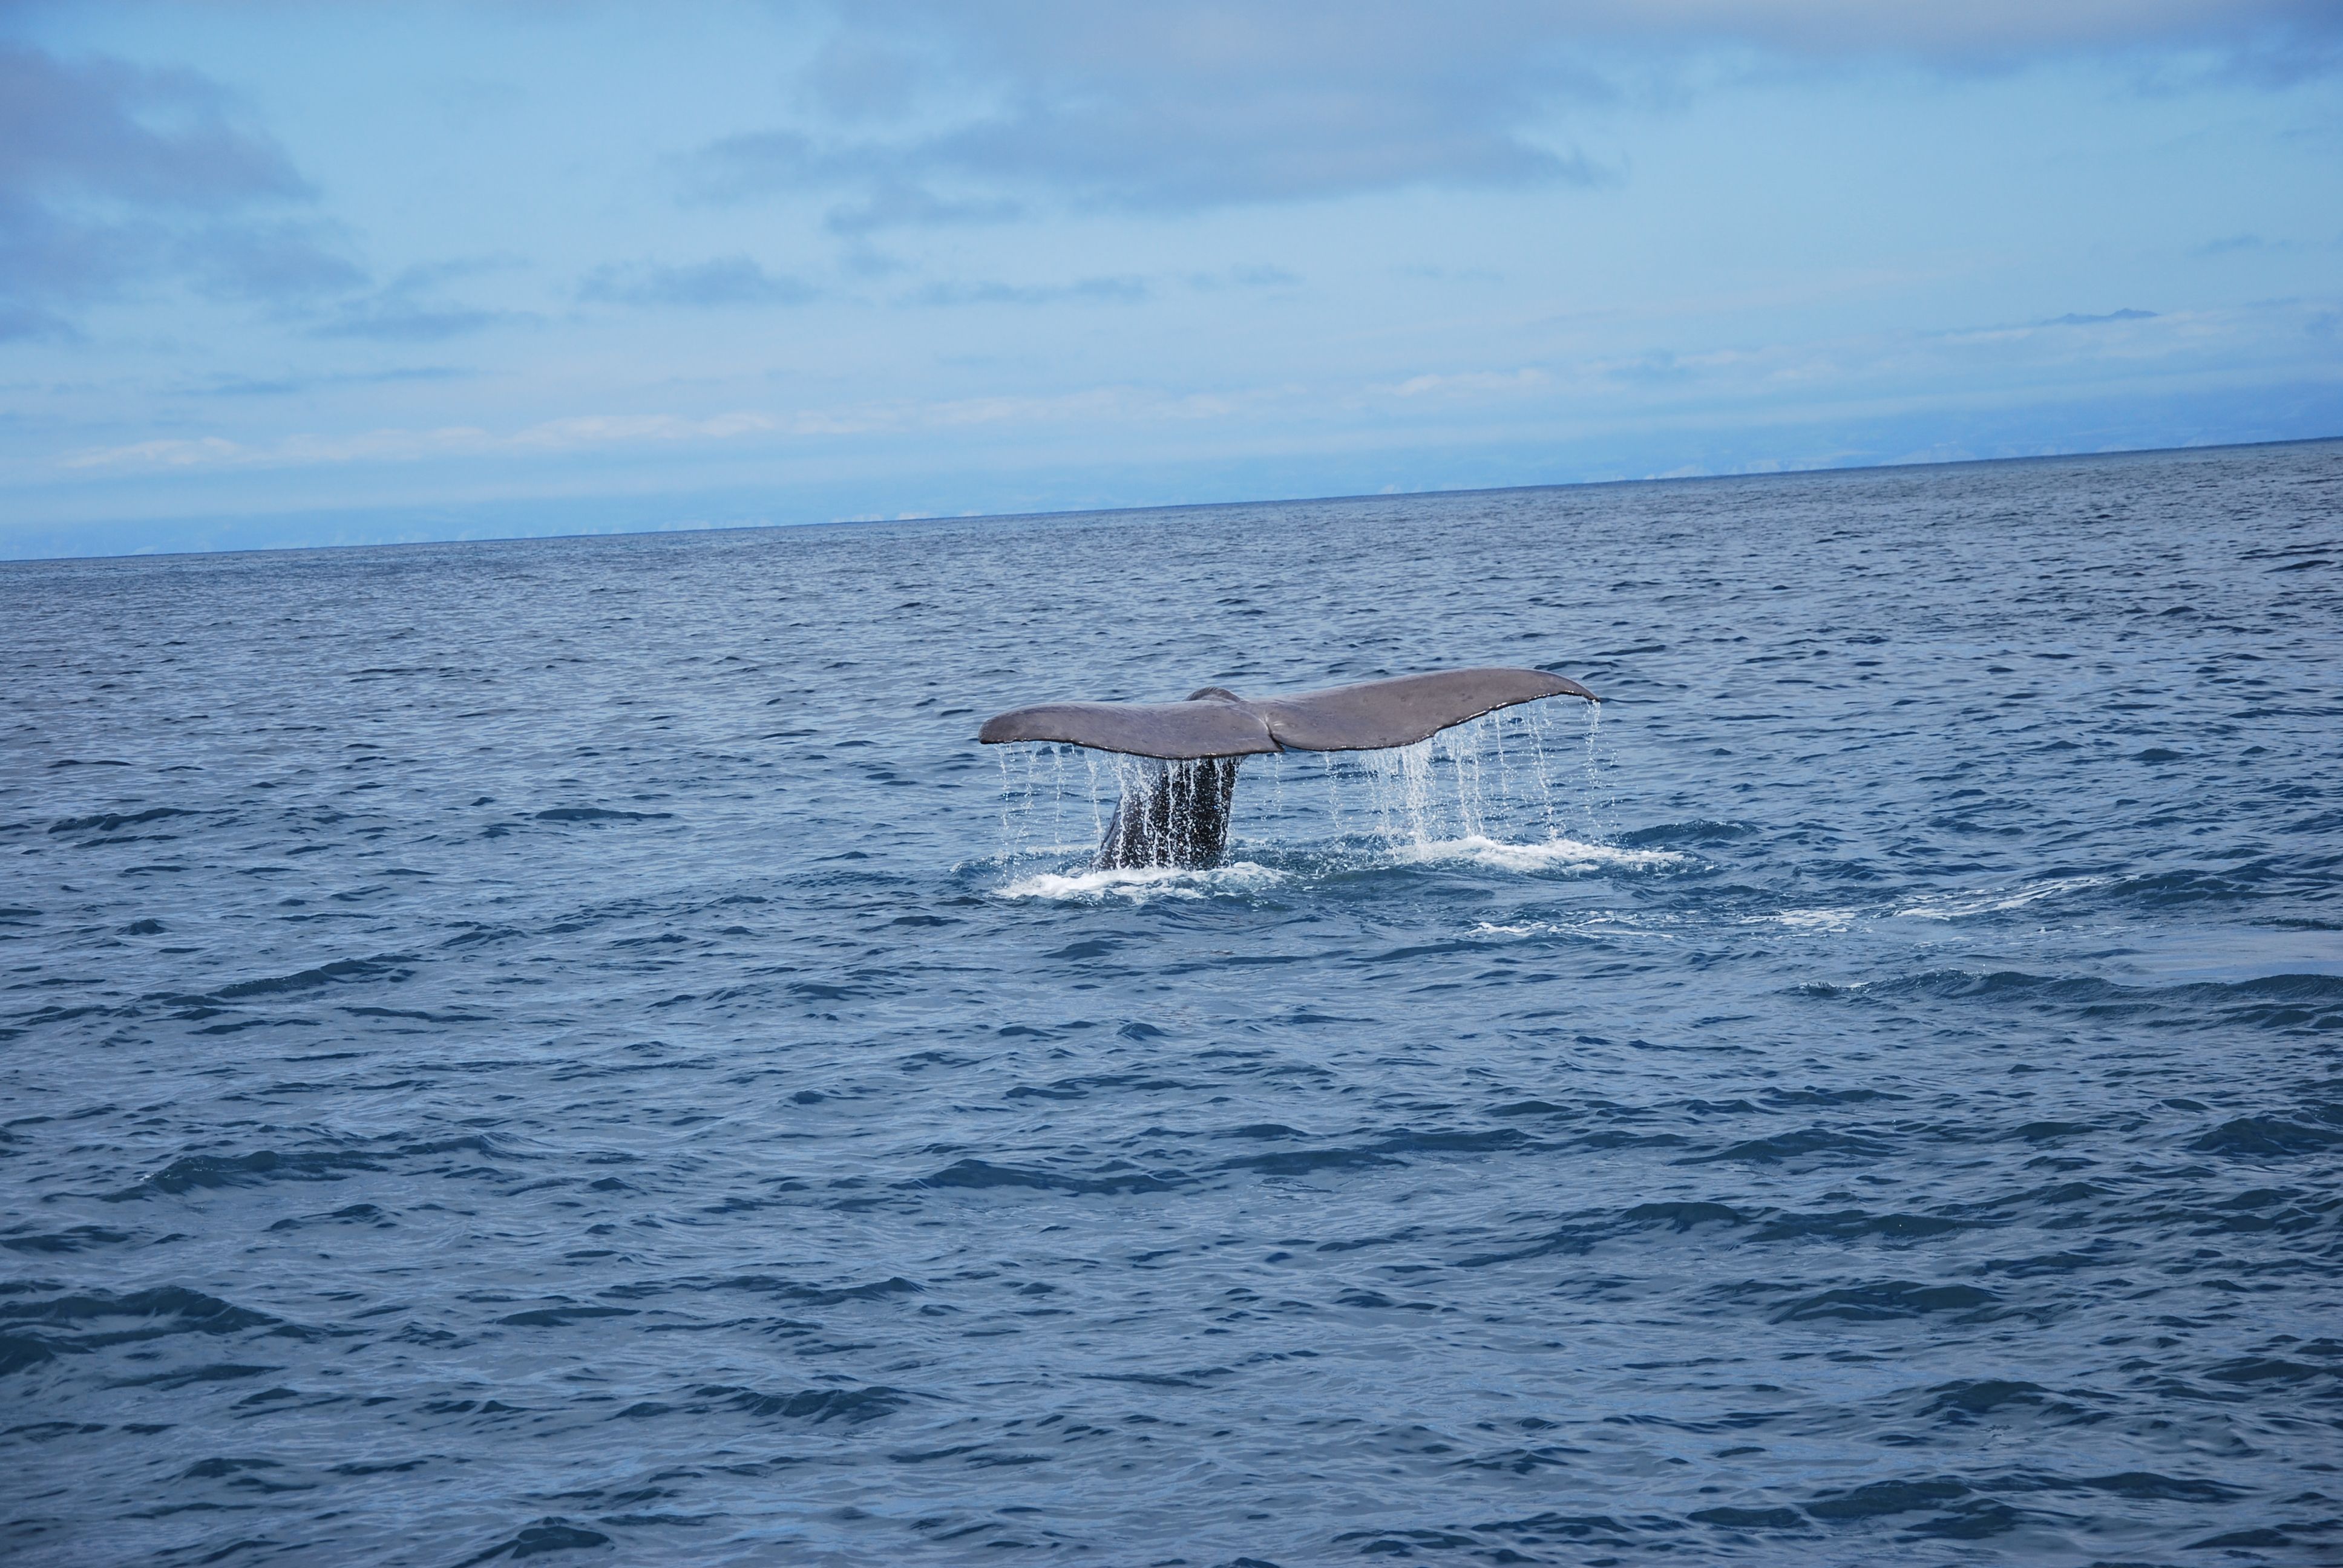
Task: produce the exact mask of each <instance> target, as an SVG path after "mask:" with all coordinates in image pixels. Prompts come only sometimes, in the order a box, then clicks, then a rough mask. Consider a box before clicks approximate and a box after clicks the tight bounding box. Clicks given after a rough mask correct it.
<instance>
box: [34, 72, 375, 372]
mask: <svg viewBox="0 0 2343 1568" xmlns="http://www.w3.org/2000/svg"><path fill="white" fill-rule="evenodd" d="M230 111H231V106H230V105H229V103H228V101H227V99H226V95H224V94H222V93H221V92H220V91H219V90H218V89H217V88H216V87H215V86H214V85H211V84H210V83H208V82H206V80H205V79H204V78H202V77H200V76H197V75H194V74H193V73H191V72H186V71H156V70H145V69H141V68H138V67H135V66H131V65H123V64H121V63H119V62H116V61H111V60H105V59H96V60H90V61H85V62H81V63H77V64H76V63H67V62H65V61H61V60H59V59H56V58H55V57H53V56H51V55H46V54H44V53H42V52H41V51H39V50H36V49H32V48H28V47H25V46H23V45H0V337H72V336H75V335H76V332H77V329H76V327H75V325H74V322H73V319H72V313H73V312H75V311H76V310H78V309H79V308H81V307H85V306H88V305H90V304H92V303H95V302H97V301H101V300H106V299H111V298H115V297H120V296H121V295H123V294H125V293H126V292H128V291H130V290H132V289H134V288H136V287H138V286H143V285H147V284H151V283H154V282H157V281H163V280H176V281H178V282H181V283H184V284H186V285H187V286H192V287H194V288H195V289H196V290H197V291H198V292H200V293H203V294H206V295H209V296H211V297H217V298H230V299H260V300H266V301H270V302H278V303H281V302H285V301H288V300H303V299H308V298H314V297H317V296H319V295H322V294H325V293H328V292H331V291H334V290H337V289H346V288H348V287H351V286H356V285H357V284H358V283H360V282H361V281H363V275H362V274H361V273H360V272H359V270H358V269H357V266H354V265H353V264H352V263H351V262H350V261H349V260H348V259H347V257H346V256H343V255H342V254H341V253H340V250H339V247H338V244H337V239H338V236H337V234H336V233H335V231H334V230H333V229H332V228H331V227H330V226H327V225H325V224H323V223H319V222H317V221H314V220H308V219H297V218H294V217H290V216H284V214H285V213H286V211H287V209H288V208H297V207H299V206H304V205H307V204H308V203H310V202H311V201H313V200H314V199H315V195H316V193H315V192H314V191H313V190H312V189H311V188H310V186H308V184H307V182H306V181H305V180H303V179H302V178H301V176H299V174H298V173H297V171H296V170H295V169H294V167H293V166H292V164H291V162H290V161H289V160H288V159H287V157H286V156H285V154H284V152H283V151H282V150H281V149H280V148H278V147H277V145H276V143H275V142H273V141H272V140H270V139H269V138H268V137H267V136H265V135H263V134H261V133H260V132H258V131H256V130H254V129H251V128H249V127H247V126H241V125H239V124H237V123H236V120H235V118H234V116H233V115H232V114H231V112H230Z"/></svg>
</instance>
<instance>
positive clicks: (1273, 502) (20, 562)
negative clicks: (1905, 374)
mask: <svg viewBox="0 0 2343 1568" xmlns="http://www.w3.org/2000/svg"><path fill="white" fill-rule="evenodd" d="M2334 441H2343V433H2338V434H2336V435H2329V436H2294V437H2283V438H2280V439H2276V440H2268V441H2208V442H2204V443H2202V444H2197V443H2189V444H2184V445H2182V446H2177V447H2116V448H2111V449H2102V450H2098V451H2091V452H2036V453H2030V454H2027V455H2025V456H2022V457H1930V458H1918V459H1909V460H1895V461H1888V462H1884V463H1849V464H1844V465H1840V464H1816V465H1815V466H1813V467H1792V468H1768V469H1763V470H1755V471H1752V470H1746V469H1745V470H1743V471H1741V472H1738V473H1722V474H1650V475H1644V476H1643V477H1639V478H1628V479H1561V480H1555V481H1553V482H1551V483H1546V484H1536V485H1466V486H1459V487H1454V488H1440V489H1425V490H1374V491H1350V492H1341V493H1336V494H1332V495H1318V496H1266V497H1254V498H1247V499H1244V500H1236V501H1161V502H1149V503H1143V504H1139V505H1133V506H1125V507H1071V508H1061V509H1057V508H1053V509H1044V510H1041V511H1026V512H935V513H924V514H920V515H915V516H902V517H892V518H885V517H850V518H825V519H823V520H821V521H819V522H801V523H777V522H760V523H706V524H681V525H675V526H670V527H666V528H606V529H598V530H593V531H588V532H580V533H567V534H497V535H491V536H489V537H488V538H447V539H397V540H386V541H383V542H380V543H376V544H316V545H262V546H229V547H226V548H218V549H183V550H123V551H116V552H115V553H112V554H106V555H88V556H5V555H0V568H10V567H26V566H68V565H76V564H90V563H95V562H101V561H167V560H180V559H191V558H211V557H220V556H274V555H310V554H316V553H319V552H323V551H328V550H406V549H427V548H443V547H446V546H449V545H514V544H538V543H550V542H557V541H561V540H575V539H627V538H650V537H654V536H658V535H662V534H752V533H769V532H775V531H778V530H780V529H798V528H871V527H880V526H890V525H891V526H897V527H900V526H902V525H905V524H921V523H1012V522H1024V521H1028V520H1034V519H1041V518H1111V517H1120V516H1123V515H1126V514H1129V513H1134V512H1203V511H1216V510H1223V509H1226V508H1234V507H1307V506H1332V505H1337V504H1340V503H1342V502H1350V501H1403V500H1407V499H1410V498H1421V497H1425V496H1503V495H1517V494H1521V493H1523V492H1527V491H1534V490H1591V489H1606V488H1613V487H1624V486H1630V485H1705V484H1716V483H1721V482H1724V481H1727V480H1752V479H1756V480H1763V479H1797V478H1813V477H1816V476H1819V475H1825V474H1848V475H1855V474H1877V473H1885V472H1888V471H1890V470H1901V469H1907V468H1968V467H1992V466H1995V465H2001V464H2018V463H2073V462H2092V461H2098V460H2106V459H2117V458H2124V457H2160V456H2170V455H2177V454H2179V453H2183V452H2225V451H2250V450H2253V449H2255V448H2258V447H2316V446H2320V445H2323V444H2326V443H2328V442H2334ZM459 504H462V503H459ZM468 504H470V505H474V506H478V505H483V504H496V503H481V502H473V503H468ZM508 504H521V505H526V504H528V503H527V502H525V501H521V502H515V503H508ZM366 509H367V508H340V509H339V511H338V512H337V510H334V509H320V510H317V511H312V512H308V513H307V515H310V516H316V517H321V518H322V517H333V516H337V515H347V514H349V513H354V512H362V511H364V510H366ZM385 509H389V508H385ZM237 515H238V514H235V513H216V514H212V516H213V517H216V518H230V517H235V516H237ZM277 515H279V516H287V515H291V516H300V515H303V513H302V512H299V511H296V512H292V513H289V514H288V513H280V514H277ZM178 520H180V521H182V522H194V521H199V520H202V519H201V518H182V519H178Z"/></svg>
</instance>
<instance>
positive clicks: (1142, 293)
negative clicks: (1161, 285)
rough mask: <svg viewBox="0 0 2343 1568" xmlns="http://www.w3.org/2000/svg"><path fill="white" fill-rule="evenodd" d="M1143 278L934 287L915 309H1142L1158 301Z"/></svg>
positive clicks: (917, 296)
mask: <svg viewBox="0 0 2343 1568" xmlns="http://www.w3.org/2000/svg"><path fill="white" fill-rule="evenodd" d="M1154 293H1155V291H1154V289H1153V288H1152V287H1151V286H1149V284H1148V282H1147V280H1146V279H1145V278H1143V277H1085V278H1081V279H1080V280H1078V281H1076V282H1073V283H1054V284H1038V285H1019V284H1010V283H932V284H930V285H929V286H927V287H925V288H922V289H920V290H919V291H918V292H916V293H914V294H912V295H911V296H910V303H911V304H913V305H1067V304H1076V305H1141V304H1144V303H1145V302H1146V301H1147V300H1149V299H1151V298H1152V297H1154Z"/></svg>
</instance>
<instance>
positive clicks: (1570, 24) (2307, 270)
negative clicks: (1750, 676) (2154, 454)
mask: <svg viewBox="0 0 2343 1568" xmlns="http://www.w3.org/2000/svg"><path fill="white" fill-rule="evenodd" d="M2338 280H2343V5H2334V4H2332V3H2331V0H2320V3H2317V4H2312V3H2305V0H2222V3H2216V0H2121V3H2118V0H2034V3H2032V4H2015V3H2009V0H1973V3H1971V4H1966V5H1960V6H1946V5H1935V4H1930V5H1917V4H1915V5H1897V4H1891V3H1885V0H1737V3H1732V4H1727V3H1725V0H1641V3H1635V0H1582V3H1577V4H1544V5H1529V4H1513V3H1502V0H1501V3H1491V4H1480V5H1473V4H1455V5H1445V6H1428V5H1421V4H1410V5H1395V4H1383V3H1379V0H1349V3H1346V4H1340V5H1337V4H1324V5H1318V4H1311V3H1309V0H1289V3H1286V4H1282V5H1244V4H1207V5H1192V4H1180V3H1167V4H1162V5H1151V6H1148V7H1136V6H1131V7H1114V6H1099V5H1081V4H1072V3H1064V4H1060V3H1054V0H1051V3H1034V4H1022V5H1006V4H987V3H984V0H961V3H958V4H929V3H925V0H865V3H863V4H859V5H853V6H850V7H828V6H822V5H787V4H738V5H726V4H708V5H690V6H681V7H661V8H657V9H654V8H650V7H642V6H628V7H620V6H615V5H588V4H577V5H562V4H554V3H552V0H528V3H523V0H512V3H508V4H476V5H463V6H458V5H447V6H437V5H427V4H406V5H397V6H389V5H382V6H370V5H361V4H356V3H352V4H343V5H290V4H271V3H268V0H244V3H241V4H221V5H201V4H175V5H107V4H100V3H93V0H80V3H77V4H74V5H39V4H29V5H28V4H21V3H18V4H6V3H5V0H0V555H14V556H26V555H60V554H96V553H109V552H115V551H122V550H139V549H186V548H220V547H239V546H261V545H280V544H316V543H349V542H366V541H373V540H382V539H405V538H460V537H482V536H490V535H506V534H527V533H566V532H580V531H595V530H600V529H607V528H662V527H681V526H693V525H699V524H726V523H750V522H776V523H788V522H821V521H829V520H832V519H835V518H850V517H894V516H902V515H950V514H958V513H966V512H1010V511H1025V510H1041V509H1061V508H1087V507H1104V506H1129V505H1144V504H1154V503H1172V502H1189V501H1214V500H1232V499H1249V498H1268V497H1280V496H1311V495H1329V494H1356V493H1365V492H1374V491H1383V490H1401V491H1405V490H1421V489H1432V488H1441V487H1479V486H1497V485H1518V484H1537V483H1551V482H1566V481H1574V480H1584V479H1603V478H1623V477H1646V476H1653V475H1664V474H1678V473H1727V472H1742V471H1750V470H1763V469H1768V468H1777V467H1817V466H1828V465H1842V464H1855V463H1878V462H1900V461H1912V460H1927V459H1933V458H1954V457H1998V456H2018V455H2026V454H2035V453H2046V452H2064V451H2097V450H2105V449H2112V448H2121V447H2155V446H2169V445H2183V444H2192V443H2203V442H2221V441H2247V440H2268V439H2288V438H2295V437H2313V436H2334V435H2343V281H2338Z"/></svg>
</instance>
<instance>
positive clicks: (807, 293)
mask: <svg viewBox="0 0 2343 1568" xmlns="http://www.w3.org/2000/svg"><path fill="white" fill-rule="evenodd" d="M819 293H820V291H819V290H817V289H816V288H814V287H813V286H812V285H810V284H808V283H806V282H804V281H802V280H800V279H799V278H795V277H782V276H774V275H773V274H771V273H769V272H767V271H766V270H765V269H764V268H763V267H762V266H759V265H758V264H757V263H756V262H755V261H753V260H751V259H750V258H749V257H748V256H725V257H721V258H719V259H718V260H714V261H703V262H698V263H695V264H693V265H691V266H660V265H659V264H656V263H640V264H638V265H635V266H598V267H596V268H595V269H594V270H593V271H592V272H590V273H588V274H587V275H586V280H585V281H584V282H583V283H582V284H580V285H579V286H578V297H579V298H580V299H586V300H593V301H596V302H598V303H602V304H609V305H643V306H659V305H676V306H687V307H695V308H699V309H709V308H714V307H723V306H744V305H803V304H805V303H807V302H808V301H809V300H811V299H814V298H815V297H818V295H819Z"/></svg>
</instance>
